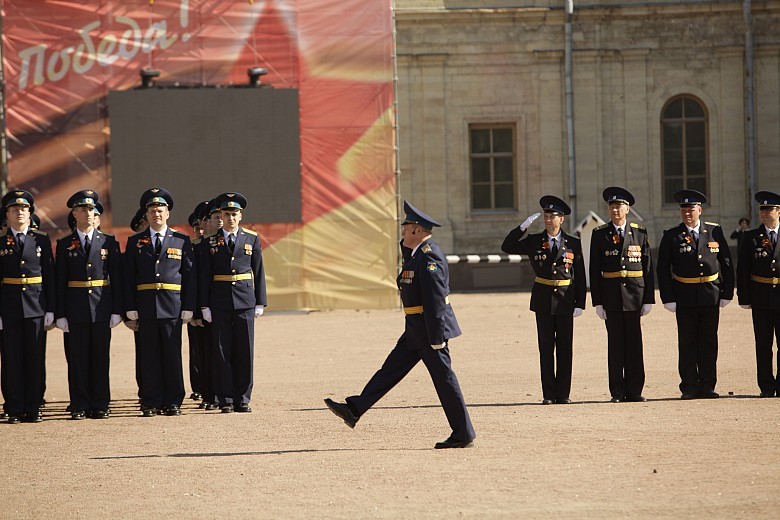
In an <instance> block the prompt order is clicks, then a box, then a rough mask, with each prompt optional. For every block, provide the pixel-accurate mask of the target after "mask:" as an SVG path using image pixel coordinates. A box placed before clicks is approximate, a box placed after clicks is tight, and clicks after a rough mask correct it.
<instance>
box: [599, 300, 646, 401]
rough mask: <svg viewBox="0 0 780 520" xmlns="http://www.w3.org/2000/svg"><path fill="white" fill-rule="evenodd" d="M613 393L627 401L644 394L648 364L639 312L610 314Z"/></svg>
mask: <svg viewBox="0 0 780 520" xmlns="http://www.w3.org/2000/svg"><path fill="white" fill-rule="evenodd" d="M606 313H607V320H606V322H605V323H606V326H607V366H608V369H609V393H610V394H611V395H612V397H617V398H618V399H623V398H624V397H626V396H629V397H638V396H640V395H642V389H643V388H644V386H645V363H644V356H643V353H642V326H641V324H640V312H639V311H609V310H608V311H606Z"/></svg>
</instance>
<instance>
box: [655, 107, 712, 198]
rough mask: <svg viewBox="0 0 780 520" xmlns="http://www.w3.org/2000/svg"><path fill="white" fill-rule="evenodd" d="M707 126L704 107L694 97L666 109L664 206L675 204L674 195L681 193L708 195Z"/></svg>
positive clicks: (663, 162) (663, 133) (662, 152)
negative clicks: (696, 191)
mask: <svg viewBox="0 0 780 520" xmlns="http://www.w3.org/2000/svg"><path fill="white" fill-rule="evenodd" d="M707 123H708V118H707V110H706V108H705V107H704V104H703V103H702V102H701V101H699V100H698V99H696V98H694V97H693V96H690V95H681V96H676V97H673V98H672V99H670V100H669V101H668V102H667V103H666V106H664V109H663V112H662V114H661V143H662V144H661V146H662V150H661V154H662V157H661V174H662V177H663V190H664V193H663V201H664V203H665V204H674V194H675V193H676V192H677V191H679V190H682V189H693V190H698V191H700V192H702V193H704V194H705V195H708V193H707V185H708V179H709V163H708V161H707V147H708V141H709V138H708V133H707V128H708V124H707Z"/></svg>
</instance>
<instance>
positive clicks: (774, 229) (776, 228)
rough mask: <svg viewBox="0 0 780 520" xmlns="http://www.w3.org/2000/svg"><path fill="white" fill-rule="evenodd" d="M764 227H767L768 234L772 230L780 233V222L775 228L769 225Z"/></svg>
mask: <svg viewBox="0 0 780 520" xmlns="http://www.w3.org/2000/svg"><path fill="white" fill-rule="evenodd" d="M764 228H766V232H767V234H768V233H769V232H770V231H774V232H775V233H776V234H778V235H780V232H778V228H780V224H778V225H777V227H775V228H768V227H766V226H764Z"/></svg>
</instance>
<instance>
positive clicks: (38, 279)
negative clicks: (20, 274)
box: [3, 276, 43, 285]
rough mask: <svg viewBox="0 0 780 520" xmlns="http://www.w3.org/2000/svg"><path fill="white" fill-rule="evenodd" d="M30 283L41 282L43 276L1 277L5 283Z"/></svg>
mask: <svg viewBox="0 0 780 520" xmlns="http://www.w3.org/2000/svg"><path fill="white" fill-rule="evenodd" d="M31 283H43V276H30V277H29V278H3V284H5V285H28V284H31Z"/></svg>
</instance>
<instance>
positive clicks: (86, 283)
mask: <svg viewBox="0 0 780 520" xmlns="http://www.w3.org/2000/svg"><path fill="white" fill-rule="evenodd" d="M84 287H92V280H87V281H86V282H84Z"/></svg>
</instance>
